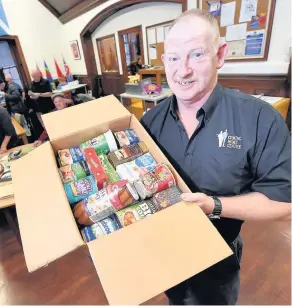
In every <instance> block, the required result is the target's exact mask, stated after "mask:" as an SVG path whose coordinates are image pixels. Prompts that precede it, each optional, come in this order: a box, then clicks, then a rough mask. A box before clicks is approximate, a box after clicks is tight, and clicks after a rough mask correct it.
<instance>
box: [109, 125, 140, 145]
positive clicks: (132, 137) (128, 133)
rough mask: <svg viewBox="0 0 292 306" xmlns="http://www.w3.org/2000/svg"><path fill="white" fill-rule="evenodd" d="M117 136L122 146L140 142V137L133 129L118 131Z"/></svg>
mask: <svg viewBox="0 0 292 306" xmlns="http://www.w3.org/2000/svg"><path fill="white" fill-rule="evenodd" d="M115 136H116V138H117V140H118V143H119V145H120V147H124V146H129V145H133V144H136V143H138V142H140V138H139V137H138V136H137V134H136V132H135V131H134V130H133V129H126V130H124V131H120V132H116V133H115Z"/></svg>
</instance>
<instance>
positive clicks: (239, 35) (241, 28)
mask: <svg viewBox="0 0 292 306" xmlns="http://www.w3.org/2000/svg"><path fill="white" fill-rule="evenodd" d="M246 29H247V23H240V24H235V25H232V26H228V27H227V30H226V41H233V40H242V39H246Z"/></svg>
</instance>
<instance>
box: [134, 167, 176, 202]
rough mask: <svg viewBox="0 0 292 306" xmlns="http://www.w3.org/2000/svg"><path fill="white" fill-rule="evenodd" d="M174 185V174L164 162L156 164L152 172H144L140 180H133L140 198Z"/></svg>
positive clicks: (148, 196)
mask: <svg viewBox="0 0 292 306" xmlns="http://www.w3.org/2000/svg"><path fill="white" fill-rule="evenodd" d="M175 185H176V183H175V178H174V176H173V175H172V173H171V171H170V169H169V168H168V167H167V166H166V165H164V164H158V165H157V166H156V168H155V169H154V170H153V171H152V172H148V173H146V174H145V175H143V176H142V177H141V179H140V180H137V181H135V182H134V186H135V188H136V190H137V192H138V194H139V196H140V197H141V199H142V200H144V199H146V198H150V197H151V196H152V195H153V194H154V193H157V192H160V191H162V190H165V189H167V188H170V187H172V186H175Z"/></svg>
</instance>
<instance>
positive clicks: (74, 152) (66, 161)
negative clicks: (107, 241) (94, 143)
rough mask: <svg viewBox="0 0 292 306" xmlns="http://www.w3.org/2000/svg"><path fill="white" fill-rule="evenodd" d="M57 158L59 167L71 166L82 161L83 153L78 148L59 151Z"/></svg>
mask: <svg viewBox="0 0 292 306" xmlns="http://www.w3.org/2000/svg"><path fill="white" fill-rule="evenodd" d="M58 156H59V158H58V160H59V163H60V167H62V166H66V165H71V164H73V163H77V162H80V161H83V160H84V156H83V153H82V151H81V149H80V148H79V147H73V148H70V149H64V150H59V151H58Z"/></svg>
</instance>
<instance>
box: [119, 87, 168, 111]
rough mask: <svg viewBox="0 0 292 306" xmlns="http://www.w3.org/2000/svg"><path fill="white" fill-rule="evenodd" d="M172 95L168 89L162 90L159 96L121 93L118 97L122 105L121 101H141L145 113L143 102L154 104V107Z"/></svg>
mask: <svg viewBox="0 0 292 306" xmlns="http://www.w3.org/2000/svg"><path fill="white" fill-rule="evenodd" d="M171 95H172V91H171V90H170V89H162V92H161V94H160V95H145V94H143V95H142V94H140V95H138V94H128V93H126V92H125V93H122V94H121V95H120V97H121V102H122V104H124V101H123V99H139V100H142V101H143V108H144V111H146V109H145V101H150V102H154V106H156V105H157V102H158V101H160V100H164V99H165V98H167V97H168V96H171Z"/></svg>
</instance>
